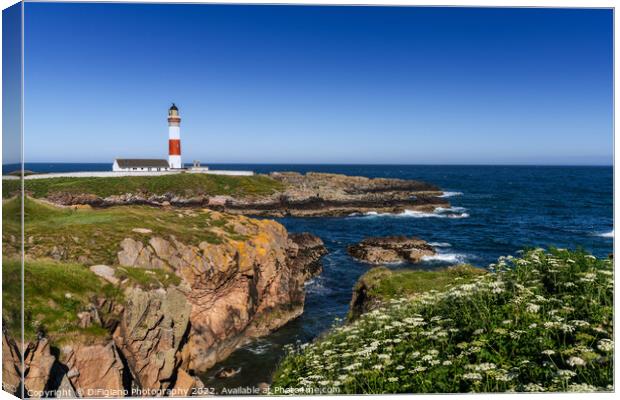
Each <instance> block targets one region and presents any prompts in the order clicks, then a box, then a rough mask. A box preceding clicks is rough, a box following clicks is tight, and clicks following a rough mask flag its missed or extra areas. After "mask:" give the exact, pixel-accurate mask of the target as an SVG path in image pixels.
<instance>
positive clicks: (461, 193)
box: [439, 192, 463, 197]
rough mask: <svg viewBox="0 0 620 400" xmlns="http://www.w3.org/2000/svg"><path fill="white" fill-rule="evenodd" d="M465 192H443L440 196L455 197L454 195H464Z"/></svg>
mask: <svg viewBox="0 0 620 400" xmlns="http://www.w3.org/2000/svg"><path fill="white" fill-rule="evenodd" d="M462 195H463V192H443V194H442V195H441V196H439V197H454V196H462Z"/></svg>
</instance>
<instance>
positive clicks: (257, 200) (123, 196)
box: [8, 172, 449, 217]
mask: <svg viewBox="0 0 620 400" xmlns="http://www.w3.org/2000/svg"><path fill="white" fill-rule="evenodd" d="M181 175H183V181H184V182H186V184H187V185H188V187H192V189H191V190H190V189H188V190H185V191H183V190H179V189H178V188H176V187H175V186H170V185H168V186H170V187H168V186H166V185H163V184H161V185H155V182H156V180H157V179H160V178H159V177H150V178H152V179H151V181H150V180H149V177H139V178H141V179H140V180H137V179H133V178H137V177H118V178H105V179H103V178H99V179H100V180H101V185H102V186H103V185H105V189H106V190H104V188H101V189H100V188H98V187H97V186H93V185H92V183H91V182H90V181H82V180H81V179H87V178H66V180H68V181H67V182H63V184H62V185H58V184H55V183H54V182H53V181H54V179H36V180H29V181H26V183H25V184H26V193H30V194H31V195H32V196H36V197H43V198H45V199H47V200H48V201H50V202H52V203H55V204H60V205H91V206H94V207H108V206H118V205H137V204H145V205H152V206H159V207H166V206H173V207H208V208H210V209H213V210H218V211H224V212H227V213H232V214H242V215H255V216H271V217H282V216H304V217H314V216H344V215H349V214H352V213H366V212H382V213H400V212H403V211H404V210H417V211H433V210H435V209H436V208H437V207H448V206H449V203H448V202H447V201H446V200H445V198H442V197H441V195H442V191H441V189H440V188H438V187H437V186H435V185H432V184H429V183H426V182H421V181H415V180H405V179H387V178H374V179H373V178H366V177H361V176H347V175H341V174H327V173H316V172H309V173H307V174H305V175H302V174H299V173H296V172H274V173H271V174H269V176H265V175H257V176H256V177H255V178H254V179H256V180H257V182H253V181H248V182H246V181H245V180H247V177H227V179H229V180H230V182H228V183H227V184H226V185H224V186H223V187H219V186H213V185H212V182H202V185H204V187H203V186H201V182H200V181H201V179H199V178H204V176H198V175H199V174H181ZM190 175H195V176H193V177H192V176H190ZM210 178H213V177H210ZM179 179H180V178H179ZM243 179H245V180H243ZM115 180H116V181H115ZM203 180H204V179H203ZM134 181H137V182H134ZM237 181H239V182H237ZM8 183H9V184H10V183H11V182H8ZM207 183H210V185H207ZM259 183H260V185H259ZM241 184H243V185H244V186H243V187H244V188H245V190H236V191H235V190H232V187H233V186H234V185H237V186H239V185H241ZM158 186H161V187H162V188H166V187H168V190H163V189H154V187H158ZM175 188H176V189H175ZM112 189H113V190H112ZM267 189H268V190H267Z"/></svg>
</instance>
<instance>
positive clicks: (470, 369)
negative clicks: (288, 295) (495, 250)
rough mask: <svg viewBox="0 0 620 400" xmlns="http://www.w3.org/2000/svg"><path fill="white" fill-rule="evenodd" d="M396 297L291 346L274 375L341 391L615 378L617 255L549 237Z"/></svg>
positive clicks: (573, 386) (527, 385)
mask: <svg viewBox="0 0 620 400" xmlns="http://www.w3.org/2000/svg"><path fill="white" fill-rule="evenodd" d="M489 269H490V270H491V271H493V272H494V273H490V274H484V275H480V276H477V277H476V278H475V279H474V280H473V281H472V280H470V281H468V282H467V283H462V282H461V283H459V281H458V280H456V281H455V283H454V284H453V285H450V286H448V287H447V289H446V290H444V291H441V292H438V291H434V290H431V291H428V292H426V293H423V294H421V295H419V296H416V297H415V298H397V299H392V300H391V301H390V302H389V304H388V305H386V306H384V307H382V308H380V309H378V310H374V311H372V312H369V313H366V314H364V315H363V316H362V317H361V318H360V319H358V320H357V321H355V322H354V323H350V324H346V325H341V326H335V327H334V328H333V329H332V331H331V332H329V333H328V334H327V335H325V336H324V337H323V338H321V339H319V340H317V341H316V342H314V343H311V344H304V345H301V346H299V347H297V348H289V353H288V355H287V356H286V357H285V358H284V360H283V361H282V362H281V364H280V366H279V368H278V370H277V371H276V374H275V376H274V382H273V385H272V387H281V388H296V389H302V388H311V389H312V388H321V387H337V388H338V389H339V390H340V392H341V393H398V392H409V393H411V392H419V393H437V392H442V393H448V392H471V391H474V392H504V391H535V392H544V391H574V390H576V391H596V390H612V386H611V385H612V379H613V348H614V343H613V341H612V337H613V336H612V323H613V313H612V311H613V309H612V307H613V272H612V271H613V263H612V262H611V260H599V259H596V258H595V257H593V256H591V255H588V254H586V253H583V252H570V251H567V250H551V251H550V252H547V251H544V250H542V249H536V250H532V251H528V252H526V253H524V254H523V256H522V257H521V258H513V257H507V258H500V259H499V261H498V263H497V264H492V265H490V266H489Z"/></svg>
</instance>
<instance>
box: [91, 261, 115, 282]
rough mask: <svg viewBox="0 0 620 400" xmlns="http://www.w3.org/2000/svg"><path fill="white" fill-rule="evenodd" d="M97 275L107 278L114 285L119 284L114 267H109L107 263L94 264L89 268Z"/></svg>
mask: <svg viewBox="0 0 620 400" xmlns="http://www.w3.org/2000/svg"><path fill="white" fill-rule="evenodd" d="M89 269H90V270H91V271H92V272H93V273H94V274H95V275H97V276H98V277H100V278H102V279H105V280H106V281H108V282H110V283H111V284H113V285H117V284H118V278H116V277H115V276H114V268H112V267H108V266H107V265H102V264H100V265H93V266H91V267H90V268H89Z"/></svg>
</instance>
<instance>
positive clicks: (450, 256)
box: [422, 253, 467, 263]
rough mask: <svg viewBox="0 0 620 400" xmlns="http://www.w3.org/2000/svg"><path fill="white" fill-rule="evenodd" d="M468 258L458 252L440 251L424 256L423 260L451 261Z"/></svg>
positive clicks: (455, 261) (460, 260)
mask: <svg viewBox="0 0 620 400" xmlns="http://www.w3.org/2000/svg"><path fill="white" fill-rule="evenodd" d="M466 259H467V256H466V255H465V254H458V253H438V254H434V255H432V256H423V257H422V261H443V262H450V263H459V262H464V261H465V260H466Z"/></svg>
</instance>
